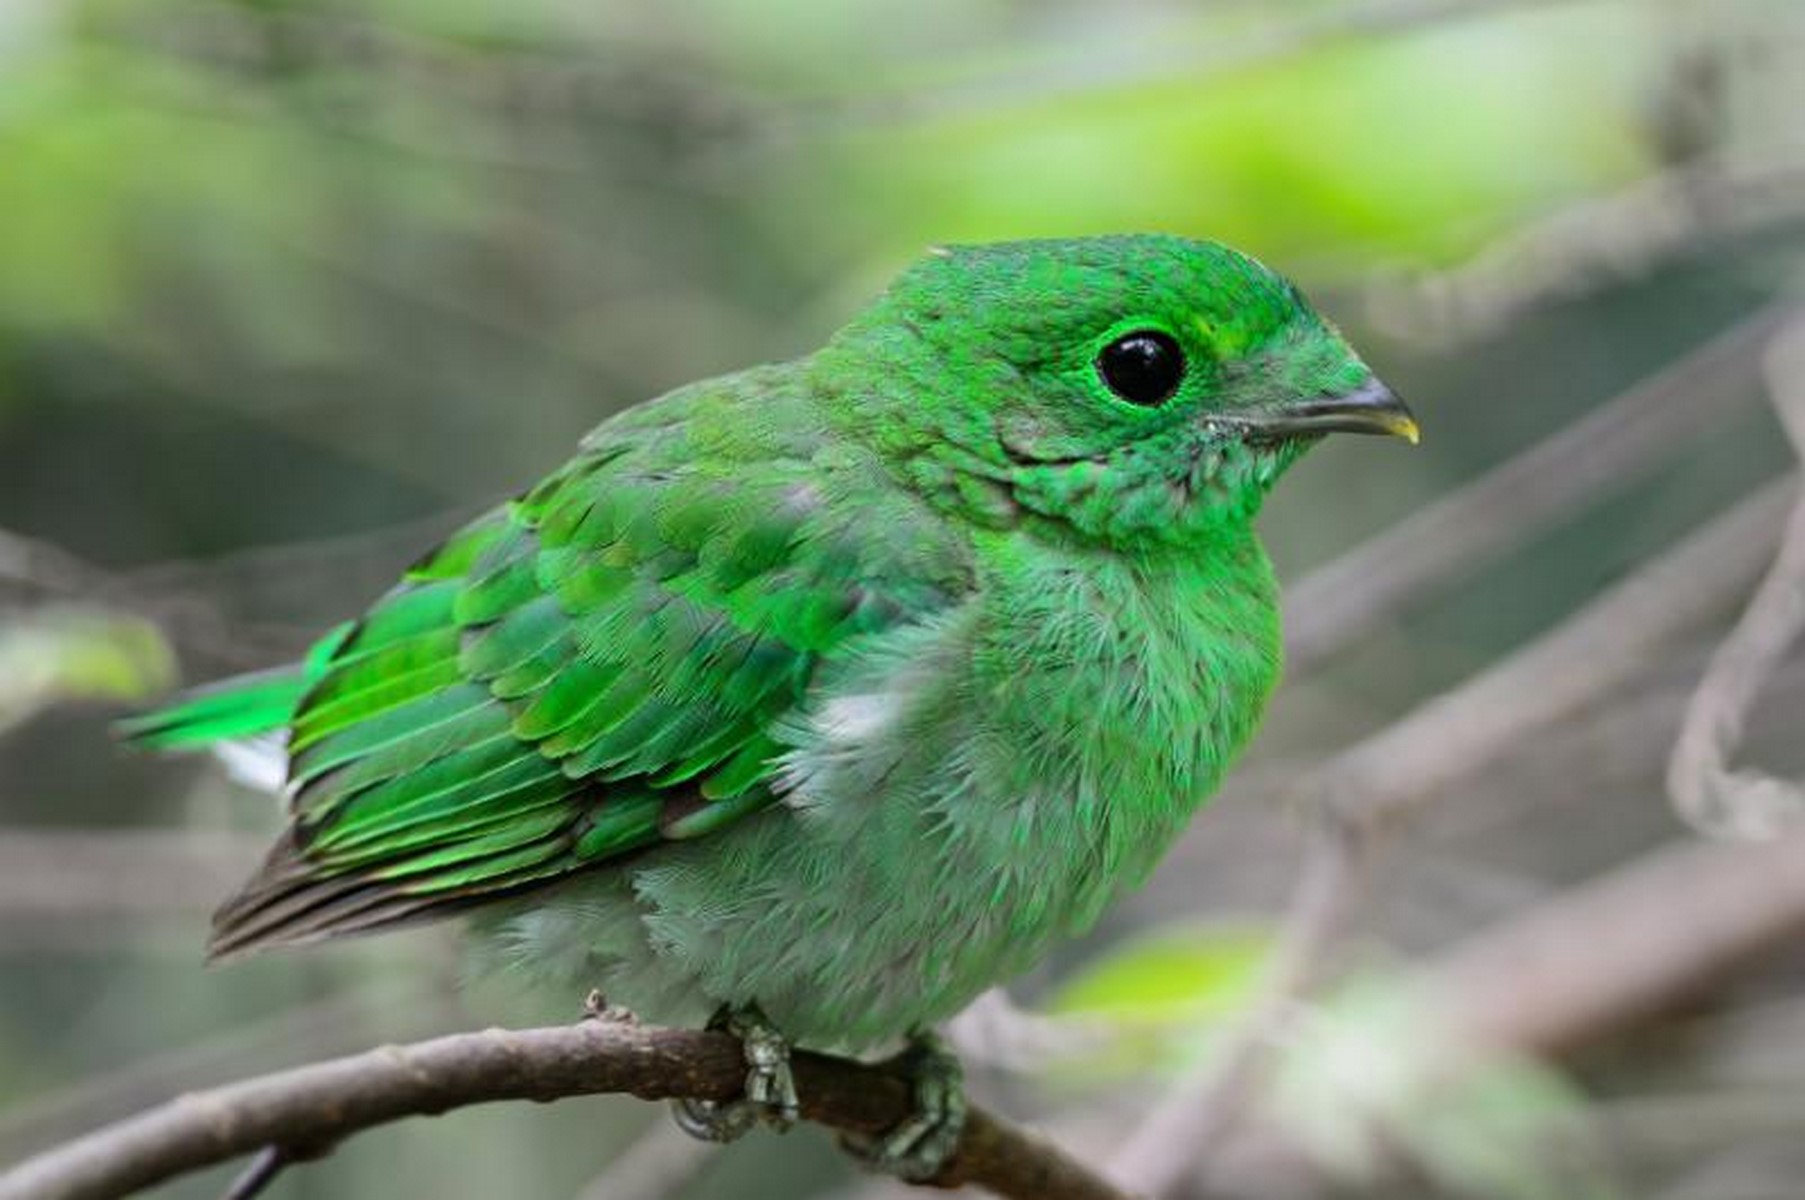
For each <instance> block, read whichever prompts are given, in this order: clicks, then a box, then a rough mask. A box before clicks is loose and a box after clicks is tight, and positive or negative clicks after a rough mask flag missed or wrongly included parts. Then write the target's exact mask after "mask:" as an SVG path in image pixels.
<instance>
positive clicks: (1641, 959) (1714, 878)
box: [1425, 833, 1805, 1054]
mask: <svg viewBox="0 0 1805 1200" xmlns="http://www.w3.org/2000/svg"><path fill="white" fill-rule="evenodd" d="M1801 864H1805V835H1801V834H1796V833H1795V834H1790V835H1788V836H1786V837H1782V838H1776V839H1774V840H1773V841H1769V842H1762V843H1756V844H1739V843H1738V844H1727V845H1726V844H1710V843H1706V844H1686V845H1681V846H1678V847H1676V848H1673V849H1669V850H1665V851H1662V852H1660V853H1657V854H1654V855H1651V856H1650V857H1648V858H1645V859H1642V860H1641V861H1638V862H1635V863H1632V864H1630V865H1629V866H1627V867H1623V868H1620V869H1619V870H1617V871H1615V872H1613V873H1611V874H1609V875H1606V876H1604V877H1603V878H1601V879H1597V880H1594V881H1593V882H1591V883H1588V884H1585V885H1582V886H1580V887H1578V888H1574V889H1572V890H1570V891H1568V892H1565V893H1563V894H1562V895H1561V896H1560V897H1558V898H1556V899H1553V900H1550V901H1548V902H1546V903H1544V904H1541V905H1538V906H1536V907H1535V908H1533V909H1531V910H1530V911H1529V912H1528V913H1526V914H1524V915H1523V916H1521V917H1518V918H1517V919H1515V920H1513V921H1509V922H1507V923H1505V924H1504V925H1502V926H1500V927H1498V928H1496V929H1493V930H1491V931H1489V932H1486V933H1482V934H1479V935H1477V936H1476V937H1474V938H1472V939H1471V940H1470V941H1468V942H1467V943H1466V944H1464V945H1463V946H1461V947H1459V948H1458V949H1456V950H1455V951H1454V952H1453V953H1451V954H1450V955H1448V956H1447V957H1446V958H1444V959H1443V960H1442V961H1441V962H1440V963H1438V964H1437V965H1435V966H1434V967H1432V968H1431V969H1430V970H1429V971H1428V972H1427V974H1426V977H1425V978H1426V986H1427V988H1428V989H1429V994H1430V998H1431V1002H1432V1004H1433V1006H1434V1009H1435V1010H1436V1011H1438V1012H1441V1013H1443V1014H1445V1017H1446V1023H1447V1025H1448V1027H1449V1028H1451V1029H1452V1030H1453V1031H1454V1032H1455V1034H1456V1036H1457V1038H1458V1039H1459V1040H1460V1041H1461V1042H1462V1043H1464V1044H1468V1045H1471V1046H1475V1047H1479V1048H1482V1049H1483V1048H1490V1049H1503V1050H1508V1051H1511V1052H1513V1053H1529V1054H1563V1053H1567V1052H1570V1051H1572V1050H1575V1049H1578V1048H1580V1047H1581V1046H1584V1045H1586V1044H1588V1043H1591V1042H1594V1041H1596V1040H1598V1039H1599V1038H1602V1037H1604V1036H1607V1035H1610V1034H1613V1033H1616V1032H1619V1031H1621V1030H1623V1029H1624V1028H1626V1027H1628V1026H1630V1025H1632V1024H1634V1023H1636V1022H1638V1021H1640V1020H1644V1019H1646V1018H1649V1017H1652V1016H1656V1015H1658V1014H1660V1013H1662V1012H1664V1011H1667V1010H1669V1009H1671V1008H1672V1007H1673V1006H1675V1005H1676V1004H1678V1003H1680V1002H1682V1001H1685V1000H1687V999H1690V998H1692V997H1693V996H1695V995H1696V994H1697V993H1698V992H1699V991H1700V990H1702V989H1704V988H1707V987H1709V986H1710V985H1712V984H1714V983H1716V982H1718V981H1719V980H1721V979H1723V978H1724V977H1725V975H1727V974H1728V973H1729V972H1731V971H1732V970H1733V969H1734V968H1736V967H1737V966H1739V965H1740V964H1742V963H1744V962H1748V961H1750V960H1753V959H1755V958H1757V957H1758V956H1760V955H1761V954H1762V953H1763V952H1765V951H1769V950H1771V949H1773V948H1775V947H1778V946H1781V945H1790V944H1795V943H1796V942H1797V940H1798V939H1800V938H1802V937H1805V870H1802V869H1801Z"/></svg>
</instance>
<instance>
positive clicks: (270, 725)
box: [114, 625, 351, 750]
mask: <svg viewBox="0 0 1805 1200" xmlns="http://www.w3.org/2000/svg"><path fill="white" fill-rule="evenodd" d="M350 628H351V627H350V626H349V625H344V626H340V627H339V628H338V629H334V630H333V631H332V632H331V633H329V634H328V635H326V637H324V638H322V639H320V641H319V642H318V643H317V644H316V645H315V646H314V648H313V650H312V651H311V652H309V654H308V655H307V658H306V660H305V661H304V662H298V663H291V664H289V665H288V666H284V667H276V668H274V669H272V670H268V671H258V672H255V673H253V674H250V675H238V676H234V677H233V678H231V679H227V680H223V681H221V682H219V683H214V684H208V685H207V686H205V687H200V688H195V689H193V690H192V691H188V692H184V693H183V694H182V695H180V696H178V697H176V700H175V702H174V703H173V704H170V705H169V706H167V707H165V708H160V709H157V710H156V711H154V712H148V713H145V714H143V715H142V716H137V717H127V718H126V719H124V720H122V721H120V722H118V723H117V724H116V725H115V726H114V728H115V729H116V730H117V731H118V733H119V736H121V737H122V738H124V739H125V740H127V741H129V742H133V743H136V744H137V745H140V746H144V747H147V748H149V749H152V750H192V749H197V748H200V747H203V746H212V745H215V744H217V743H220V742H234V741H242V740H245V739H249V738H255V737H260V736H262V735H264V734H269V733H275V732H277V731H279V730H282V729H284V728H286V727H287V726H288V724H289V722H290V721H292V720H293V719H294V715H295V709H296V708H297V707H299V705H300V703H301V699H302V697H304V696H305V695H306V694H307V689H308V688H310V687H312V686H313V683H314V681H315V680H316V679H318V678H319V676H320V675H321V674H322V673H323V672H324V670H325V666H326V663H327V661H328V660H329V659H330V658H331V657H332V653H333V651H334V650H336V649H337V647H338V645H339V644H340V643H341V642H342V641H343V640H344V637H345V635H346V634H347V633H349V632H350Z"/></svg>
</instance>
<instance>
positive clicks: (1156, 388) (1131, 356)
mask: <svg viewBox="0 0 1805 1200" xmlns="http://www.w3.org/2000/svg"><path fill="white" fill-rule="evenodd" d="M1097 373H1098V374H1099V375H1101V376H1103V382H1104V383H1106V384H1108V385H1109V390H1110V391H1112V392H1114V393H1115V394H1116V395H1118V396H1120V397H1121V398H1122V399H1124V400H1126V401H1128V402H1129V403H1130V404H1143V405H1147V406H1149V407H1151V406H1153V405H1155V404H1164V403H1165V402H1166V401H1168V400H1170V399H1171V398H1172V393H1173V392H1176V391H1177V390H1178V385H1179V383H1180V381H1182V380H1183V379H1184V377H1185V352H1184V351H1183V350H1182V349H1180V348H1179V345H1178V340H1177V339H1176V338H1174V337H1173V336H1172V335H1171V334H1169V333H1161V332H1160V331H1159V330H1157V329H1141V330H1137V331H1135V332H1134V333H1125V334H1123V335H1122V336H1121V337H1119V338H1117V339H1116V340H1115V341H1113V342H1111V343H1110V344H1109V345H1107V346H1105V347H1103V353H1101V354H1099V355H1098V356H1097Z"/></svg>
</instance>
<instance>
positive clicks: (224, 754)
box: [213, 733, 288, 796]
mask: <svg viewBox="0 0 1805 1200" xmlns="http://www.w3.org/2000/svg"><path fill="white" fill-rule="evenodd" d="M213 756H214V757H215V758H217V759H219V761H220V763H221V764H222V765H223V766H224V767H225V768H226V774H227V775H229V776H230V777H231V779H232V782H233V783H237V784H241V785H242V786H244V787H248V788H254V789H255V790H257V791H259V792H268V793H269V794H270V795H272V796H280V795H281V794H282V787H283V785H284V784H286V783H287V782H288V735H287V734H286V733H270V734H265V735H264V736H262V737H255V738H245V739H244V740H242V741H236V742H219V743H217V744H216V745H215V746H214V747H213Z"/></svg>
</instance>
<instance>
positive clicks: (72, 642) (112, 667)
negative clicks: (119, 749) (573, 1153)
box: [0, 609, 175, 730]
mask: <svg viewBox="0 0 1805 1200" xmlns="http://www.w3.org/2000/svg"><path fill="white" fill-rule="evenodd" d="M174 678H175V660H174V658H173V656H172V655H171V654H170V651H169V646H168V644H167V643H166V642H165V641H164V640H163V635H162V634H161V633H159V632H158V631H157V628H156V626H154V625H152V624H151V623H150V622H148V621H145V620H142V619H140V618H138V617H128V616H121V615H119V614H116V613H105V612H98V611H94V610H90V609H54V610H46V611H42V612H37V613H33V614H31V615H29V616H27V617H24V618H22V619H19V620H15V621H13V622H12V623H10V624H5V625H0V730H5V729H7V728H9V727H10V726H12V725H15V724H17V723H18V722H20V721H23V720H24V719H25V718H27V717H29V716H31V715H32V714H33V713H36V712H38V711H39V710H41V709H43V708H47V707H48V706H50V705H52V704H55V703H58V702H59V701H63V700H135V699H138V698H140V697H143V696H147V695H152V694H154V693H156V692H159V691H161V690H163V689H164V688H167V687H168V686H169V685H170V683H171V682H172V681H173V680H174Z"/></svg>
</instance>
